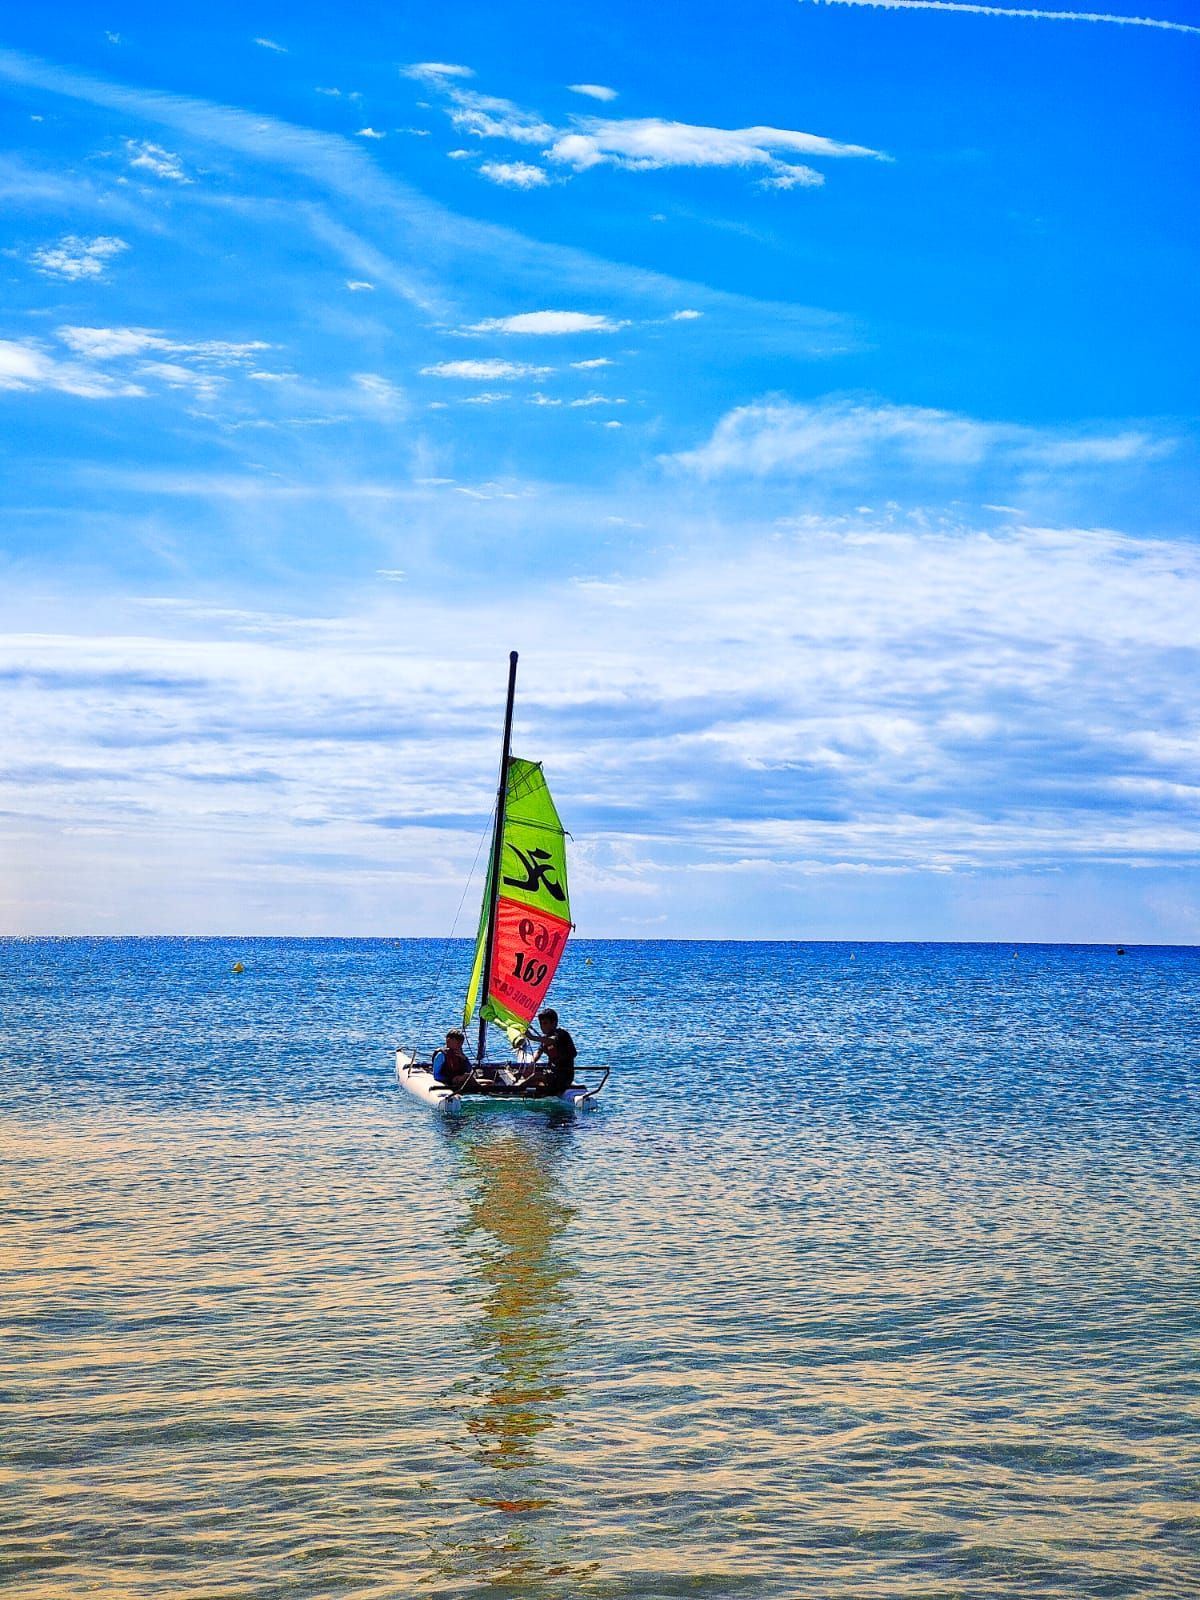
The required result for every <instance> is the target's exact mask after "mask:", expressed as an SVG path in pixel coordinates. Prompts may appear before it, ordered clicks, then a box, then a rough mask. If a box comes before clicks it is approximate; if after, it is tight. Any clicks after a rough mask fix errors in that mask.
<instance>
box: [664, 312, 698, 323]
mask: <svg viewBox="0 0 1200 1600" xmlns="http://www.w3.org/2000/svg"><path fill="white" fill-rule="evenodd" d="M703 315H704V313H703V311H687V310H685V311H672V313H671V321H672V322H695V320H696V318H697V317H702V316H703Z"/></svg>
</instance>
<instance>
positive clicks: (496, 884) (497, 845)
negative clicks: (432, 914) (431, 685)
mask: <svg viewBox="0 0 1200 1600" xmlns="http://www.w3.org/2000/svg"><path fill="white" fill-rule="evenodd" d="M516 688H517V652H516V651H515V650H510V651H509V653H508V702H507V704H506V705H505V707H504V749H503V752H502V754H501V756H500V786H499V788H498V789H497V790H496V827H495V831H494V832H493V834H492V865H491V870H490V872H489V873H488V883H489V885H490V888H491V894H490V896H489V899H488V920H487V938H486V939H485V940H484V945H483V975H482V981H481V986H480V990H479V1049H478V1051H477V1052H476V1055H475V1064H476V1066H482V1065H483V1052H484V1048H485V1044H486V1039H487V1019H486V1018H485V1017H484V1014H483V1008H484V1006H486V1005H487V1001H488V979H489V977H490V976H491V971H492V946H493V944H494V943H495V940H496V902H497V901H498V900H499V899H500V852H501V850H502V848H503V845H504V801H505V799H506V797H507V795H508V747H509V743H510V741H511V739H512V717H513V696H514V694H515V693H516Z"/></svg>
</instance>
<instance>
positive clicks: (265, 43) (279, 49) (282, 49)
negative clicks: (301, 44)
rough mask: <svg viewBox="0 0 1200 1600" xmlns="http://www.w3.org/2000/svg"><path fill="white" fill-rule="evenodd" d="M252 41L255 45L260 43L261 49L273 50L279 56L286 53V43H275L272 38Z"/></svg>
mask: <svg viewBox="0 0 1200 1600" xmlns="http://www.w3.org/2000/svg"><path fill="white" fill-rule="evenodd" d="M254 42H255V44H256V45H260V46H261V47H262V49H264V50H274V51H275V52H276V53H277V54H278V55H281V56H285V55H287V53H288V50H287V45H285V44H276V43H275V41H274V39H255V41H254Z"/></svg>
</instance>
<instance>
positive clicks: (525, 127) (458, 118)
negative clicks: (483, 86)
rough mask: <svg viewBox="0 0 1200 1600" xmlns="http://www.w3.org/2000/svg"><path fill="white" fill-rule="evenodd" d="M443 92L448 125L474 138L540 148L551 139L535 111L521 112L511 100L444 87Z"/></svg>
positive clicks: (550, 133)
mask: <svg viewBox="0 0 1200 1600" xmlns="http://www.w3.org/2000/svg"><path fill="white" fill-rule="evenodd" d="M446 93H447V95H448V97H449V99H450V101H451V105H452V109H451V112H450V120H451V122H452V123H453V124H454V126H455V127H456V128H458V129H460V130H461V131H463V132H465V133H470V134H474V136H475V137H476V138H477V139H508V140H511V141H512V142H513V143H514V144H541V145H544V144H545V143H546V142H547V141H548V140H550V139H552V138H553V137H554V132H555V130H554V129H553V128H552V127H551V126H550V124H549V123H548V122H545V121H543V120H542V118H541V117H539V116H538V115H537V114H536V113H535V112H532V111H523V110H522V109H521V107H520V106H517V105H514V104H513V102H512V101H511V100H501V99H498V98H497V97H496V96H495V95H487V94H477V93H476V92H475V91H474V90H473V89H455V88H450V87H448V88H447V89H446Z"/></svg>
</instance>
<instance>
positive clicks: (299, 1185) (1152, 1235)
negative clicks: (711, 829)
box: [0, 939, 1200, 1600]
mask: <svg viewBox="0 0 1200 1600" xmlns="http://www.w3.org/2000/svg"><path fill="white" fill-rule="evenodd" d="M236 961H241V962H242V963H243V965H244V969H245V970H244V971H243V972H242V973H241V974H240V975H239V974H235V973H234V972H233V970H232V968H233V964H234V962H236ZM468 961H469V951H468V948H467V946H466V945H465V944H462V943H455V944H450V943H446V942H439V941H407V942H401V943H396V942H389V941H385V940H361V941H358V940H346V941H332V940H242V941H234V940H201V939H180V940H171V939H141V940H9V941H3V942H0V1154H2V1161H3V1176H2V1183H3V1190H2V1203H3V1217H2V1225H3V1233H2V1236H0V1237H2V1241H3V1242H2V1245H0V1249H2V1250H3V1293H2V1299H0V1385H2V1387H0V1408H2V1419H0V1429H2V1431H0V1490H2V1493H0V1588H2V1589H4V1591H5V1592H11V1593H13V1594H18V1595H20V1596H21V1597H22V1600H49V1597H68V1596H69V1597H72V1600H74V1597H77V1596H84V1595H86V1596H89V1597H100V1600H116V1597H121V1600H151V1597H155V1600H157V1597H171V1600H201V1597H203V1600H234V1597H237V1600H272V1597H276V1596H278V1597H281V1600H282V1597H285V1596H286V1597H289V1600H292V1597H305V1600H306V1597H325V1596H353V1597H356V1600H358V1597H362V1600H368V1597H369V1600H375V1597H380V1600H382V1597H385V1596H386V1597H391V1596H403V1595H418V1596H420V1595H427V1596H431V1597H443V1596H444V1597H455V1596H471V1597H474V1596H480V1597H482V1596H489V1597H491V1596H494V1597H500V1596H522V1597H525V1596H529V1597H537V1600H542V1597H546V1600H548V1597H559V1596H584V1597H588V1596H595V1597H597V1600H599V1597H612V1600H617V1597H622V1600H624V1597H631V1600H658V1597H664V1600H665V1597H677V1596H678V1597H683V1596H688V1597H705V1600H707V1597H714V1600H717V1597H721V1600H724V1597H740V1596H745V1597H754V1600H758V1597H775V1596H780V1597H783V1596H788V1597H790V1596H804V1597H810V1596H811V1597H812V1600H833V1597H846V1600H873V1597H880V1600H883V1597H893V1596H904V1597H925V1600H934V1597H937V1600H951V1597H979V1600H993V1597H1007V1596H1061V1597H1064V1600H1065V1597H1071V1600H1075V1597H1079V1596H1138V1597H1147V1596H1178V1597H1181V1600H1182V1597H1188V1600H1192V1597H1194V1596H1195V1595H1197V1594H1198V1593H1200V1360H1198V1358H1200V1309H1198V1307H1200V1270H1198V1269H1200V1250H1198V1248H1197V1246H1198V1243H1200V1203H1198V1202H1200V1182H1198V1178H1200V1138H1198V1135H1200V1062H1198V1055H1200V1044H1198V1041H1200V952H1198V951H1197V950H1195V949H1140V948H1132V947H1131V948H1129V949H1128V952H1127V953H1126V954H1125V955H1118V954H1117V953H1116V951H1115V950H1114V949H1113V948H1111V947H1067V946H1057V947H1038V946H1021V947H1018V948H1016V949H1014V948H1013V947H1012V946H995V945H975V946H966V945H957V946H955V945H890V944H889V945H870V944H864V945H855V946H850V945H841V944H837V945H835V944H722V943H705V944H669V943H609V942H596V943H588V942H587V941H582V940H581V941H578V942H577V943H575V944H574V945H573V946H572V947H571V949H570V950H569V951H568V954H567V957H566V959H565V960H564V963H563V966H562V968H561V970H560V975H559V978H558V979H557V980H556V986H555V999H556V1001H557V1003H558V1006H559V1010H560V1011H561V1013H562V1015H563V1020H564V1022H565V1023H566V1024H567V1025H568V1026H569V1027H570V1028H571V1029H572V1031H573V1033H574V1034H575V1037H576V1039H577V1041H578V1043H579V1044H580V1047H581V1060H582V1061H585V1062H604V1063H608V1064H611V1066H612V1068H613V1074H612V1078H611V1080H610V1083H609V1086H608V1088H607V1089H606V1091H605V1094H604V1096H603V1098H602V1100H601V1101H600V1102H599V1103H598V1104H597V1105H596V1106H595V1107H594V1108H592V1109H589V1110H587V1111H583V1112H579V1113H570V1112H567V1111H557V1110H556V1111H553V1112H548V1111H546V1110H534V1109H532V1108H529V1107H521V1108H514V1107H511V1106H510V1107H503V1106H489V1107H479V1108H475V1109H468V1110H466V1111H464V1112H463V1113H461V1114H460V1115H458V1116H452V1117H447V1116H445V1115H444V1114H439V1113H436V1112H433V1111H431V1110H429V1109H427V1108H425V1107H423V1106H421V1105H420V1104H419V1103H417V1102H416V1101H414V1100H412V1099H411V1098H409V1097H408V1096H406V1095H403V1094H401V1093H400V1092H399V1090H398V1089H397V1088H396V1085H395V1080H394V1077H393V1075H392V1062H391V1055H390V1050H391V1047H392V1046H394V1045H395V1044H397V1043H416V1044H424V1045H428V1044H430V1043H432V1042H433V1040H434V1039H435V1038H436V1037H437V1035H438V1033H439V1030H442V1029H444V1028H445V1027H446V1026H447V1025H449V1024H450V1023H451V1022H452V1021H453V1020H454V1008H455V1004H456V1000H457V996H458V994H459V993H460V991H461V988H462V986H463V984H464V983H465V968H466V966H467V964H468Z"/></svg>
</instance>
